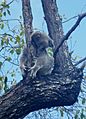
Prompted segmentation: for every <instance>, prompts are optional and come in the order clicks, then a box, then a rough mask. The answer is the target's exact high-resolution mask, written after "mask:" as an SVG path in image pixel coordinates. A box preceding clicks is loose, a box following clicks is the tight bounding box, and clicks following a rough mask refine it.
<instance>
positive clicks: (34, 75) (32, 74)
mask: <svg viewBox="0 0 86 119" xmlns="http://www.w3.org/2000/svg"><path fill="white" fill-rule="evenodd" d="M30 77H32V79H33V78H35V77H36V72H34V71H33V70H32V71H31V74H30Z"/></svg>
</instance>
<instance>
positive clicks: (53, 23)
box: [0, 0, 83, 119]
mask: <svg viewBox="0 0 86 119" xmlns="http://www.w3.org/2000/svg"><path fill="white" fill-rule="evenodd" d="M41 1H42V6H43V10H44V14H45V20H46V22H47V27H48V31H49V35H50V37H51V38H52V39H53V40H54V42H55V49H56V47H58V44H59V43H60V42H61V38H62V37H63V29H62V22H61V19H60V15H59V14H58V8H57V6H56V3H55V1H54V0H41ZM27 2H28V3H29V0H22V3H23V4H22V5H23V16H24V17H27V16H28V14H29V15H30V13H31V9H29V11H28V12H27V14H26V15H24V12H25V11H27V9H28V7H29V8H30V4H28V3H27ZM26 3H27V4H28V7H27V4H26ZM25 9H26V10H25ZM31 19H32V17H31ZM27 20H28V18H27V19H26V21H25V18H24V25H25V28H26V26H27ZM28 24H29V25H30V27H27V28H26V29H27V30H26V32H27V31H29V33H28V32H27V33H26V38H27V36H28V34H30V30H31V25H32V23H31V22H30V21H28ZM27 42H28V41H27ZM82 72H83V71H82V70H81V69H77V68H75V67H74V66H73V65H72V62H71V59H70V57H69V53H68V48H67V44H66V43H64V44H63V45H62V47H61V48H60V49H59V52H58V53H57V56H56V59H55V69H54V71H53V73H52V74H51V75H47V76H42V77H41V76H37V77H36V78H35V79H31V78H30V77H29V74H27V76H26V77H24V79H23V80H22V81H20V82H19V83H18V84H17V85H16V86H15V87H13V88H11V89H10V90H9V91H8V92H7V93H6V94H5V95H3V96H2V97H0V119H23V118H24V117H25V116H26V115H27V114H29V113H30V112H33V111H36V110H39V109H42V108H50V107H55V106H70V105H72V104H74V103H75V102H76V101H77V97H78V95H79V92H80V85H81V81H82V78H83V73H82ZM18 80H19V79H18Z"/></svg>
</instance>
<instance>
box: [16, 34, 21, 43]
mask: <svg viewBox="0 0 86 119" xmlns="http://www.w3.org/2000/svg"><path fill="white" fill-rule="evenodd" d="M16 43H20V37H19V36H18V35H17V36H16Z"/></svg>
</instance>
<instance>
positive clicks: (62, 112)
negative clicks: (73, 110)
mask: <svg viewBox="0 0 86 119" xmlns="http://www.w3.org/2000/svg"><path fill="white" fill-rule="evenodd" d="M60 114H61V117H63V116H64V111H63V110H62V109H61V110H60Z"/></svg>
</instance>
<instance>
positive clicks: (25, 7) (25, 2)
mask: <svg viewBox="0 0 86 119" xmlns="http://www.w3.org/2000/svg"><path fill="white" fill-rule="evenodd" d="M22 12H23V19H24V27H25V38H26V44H27V45H28V46H29V45H30V44H29V42H30V34H31V32H32V20H33V17H32V12H31V6H30V0H22Z"/></svg>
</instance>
